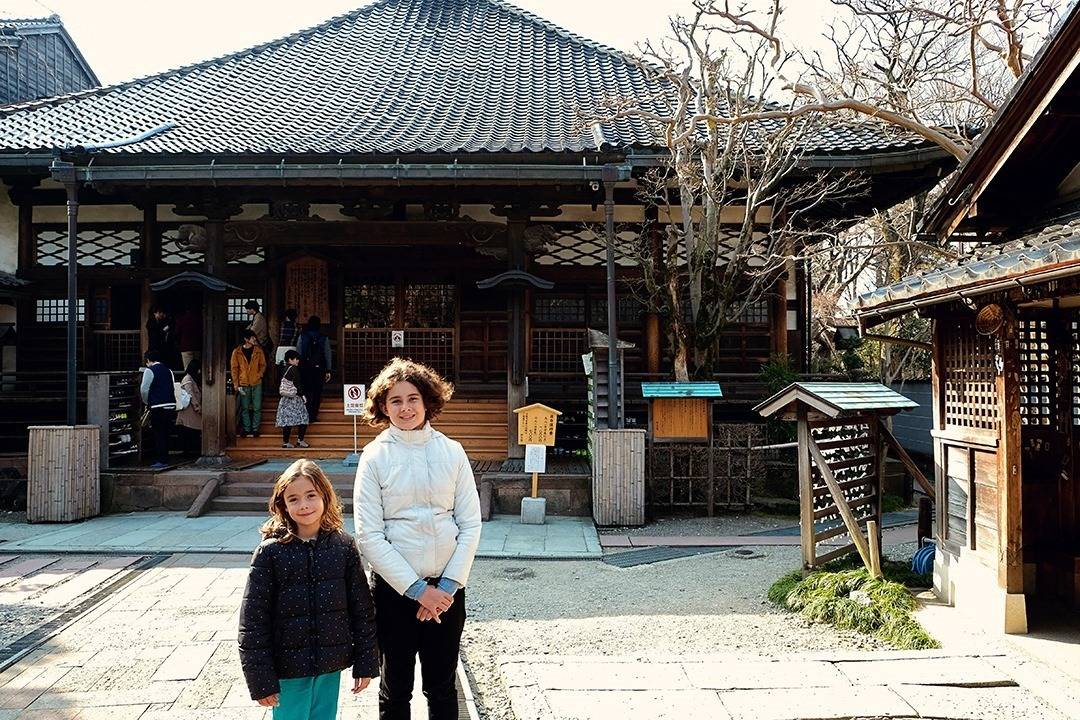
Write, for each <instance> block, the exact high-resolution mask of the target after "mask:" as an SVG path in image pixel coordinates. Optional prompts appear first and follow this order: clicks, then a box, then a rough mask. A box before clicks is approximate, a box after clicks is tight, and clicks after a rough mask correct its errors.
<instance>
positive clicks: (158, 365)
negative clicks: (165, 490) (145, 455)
mask: <svg viewBox="0 0 1080 720" xmlns="http://www.w3.org/2000/svg"><path fill="white" fill-rule="evenodd" d="M143 362H144V363H145V365H146V367H145V369H144V370H143V377H142V383H141V385H140V386H139V394H140V395H141V396H142V401H143V403H144V404H145V405H146V407H147V408H149V409H150V429H151V431H152V432H153V435H154V463H153V464H152V465H151V466H150V469H151V470H164V469H165V468H167V467H168V466H169V436H170V435H172V431H173V427H175V425H176V391H175V388H174V387H173V374H172V370H170V369H169V367H168V366H167V365H166V364H165V363H163V362H161V353H160V351H158V350H147V351H146V353H145V354H144V355H143Z"/></svg>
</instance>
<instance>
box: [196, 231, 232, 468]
mask: <svg viewBox="0 0 1080 720" xmlns="http://www.w3.org/2000/svg"><path fill="white" fill-rule="evenodd" d="M206 274H207V275H211V276H213V277H216V278H224V277H225V223H224V221H223V220H219V219H213V220H207V222H206ZM203 297H204V301H203V381H202V423H203V424H202V457H201V458H199V464H200V465H223V464H225V463H227V462H228V461H229V457H228V456H227V455H226V454H225V448H226V447H227V446H228V441H229V428H228V427H227V426H226V425H227V421H226V406H227V403H228V399H229V398H228V395H226V392H225V383H226V380H225V378H226V367H227V364H228V355H227V352H228V343H227V338H226V323H225V320H226V318H225V295H224V294H223V293H215V292H207V293H205V295H204V296H203Z"/></svg>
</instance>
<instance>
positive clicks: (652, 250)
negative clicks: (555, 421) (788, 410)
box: [594, 6, 862, 380]
mask: <svg viewBox="0 0 1080 720" xmlns="http://www.w3.org/2000/svg"><path fill="white" fill-rule="evenodd" d="M709 18H710V12H709V10H708V9H707V8H706V7H705V6H700V7H697V9H696V11H695V14H694V15H693V16H692V17H690V18H681V17H676V18H673V19H672V20H671V38H670V39H669V40H667V41H665V42H660V43H655V44H654V43H646V44H645V45H643V46H642V52H643V55H644V57H643V60H642V67H644V68H646V69H647V70H648V71H649V72H652V73H655V74H657V75H659V76H660V79H662V80H663V83H662V84H663V87H665V88H667V89H669V90H670V92H669V93H667V94H666V95H664V97H662V98H654V99H653V100H654V102H651V103H648V104H643V103H641V102H640V99H638V98H628V99H611V100H610V101H609V103H608V104H607V106H606V107H605V108H604V110H603V111H602V112H601V116H600V117H599V118H594V119H596V120H599V121H601V122H605V121H607V122H611V121H615V120H617V119H618V118H621V117H625V116H636V117H644V118H647V119H649V120H651V121H653V122H655V123H657V125H658V126H659V129H660V130H661V132H662V134H663V137H664V138H665V142H666V144H667V148H668V150H669V152H670V158H669V162H668V164H667V165H666V167H664V168H663V169H661V170H658V171H657V172H655V173H653V174H651V175H650V176H649V177H648V178H647V179H646V180H645V181H644V182H643V183H642V184H641V189H642V195H643V197H644V199H645V201H646V203H647V205H651V206H652V210H653V212H651V213H650V215H652V216H654V217H656V218H657V219H658V221H657V222H653V223H648V224H647V225H646V227H645V230H644V232H643V233H642V236H641V243H640V246H639V257H638V260H639V262H640V264H641V266H642V268H643V277H644V281H643V288H644V291H645V293H644V294H645V299H646V300H647V302H648V303H649V305H650V306H651V307H652V308H653V309H656V310H659V311H660V312H662V313H663V314H664V315H665V316H666V318H667V331H668V338H669V341H670V345H671V347H672V348H673V350H674V364H675V374H676V377H677V378H678V379H682V380H685V379H688V378H689V377H690V376H691V375H694V374H698V373H708V372H710V371H711V370H712V369H713V368H714V360H715V353H716V350H717V341H718V338H719V337H720V335H721V333H722V332H723V330H724V328H725V327H726V326H728V325H729V324H730V323H732V322H736V321H737V320H738V319H739V317H740V316H741V315H742V314H743V313H744V312H745V311H746V310H747V309H748V308H749V307H750V306H751V305H753V304H755V303H758V302H760V301H762V300H764V299H767V298H768V297H771V295H772V294H773V293H774V292H775V290H776V286H777V280H778V279H779V278H780V277H781V276H784V275H786V274H787V272H788V269H789V267H791V264H792V263H793V262H794V261H796V260H798V259H799V258H800V257H801V256H803V255H804V254H805V253H807V252H810V250H809V249H810V248H813V247H814V246H815V245H816V244H817V243H818V242H820V241H821V239H822V238H828V237H834V236H835V232H836V230H837V227H835V226H834V224H833V223H832V222H830V221H829V220H826V219H824V218H827V217H830V216H831V215H833V214H834V213H830V212H827V211H824V209H825V208H826V207H827V206H829V205H830V204H831V203H837V202H840V201H841V200H842V199H843V198H849V197H850V196H852V195H854V194H856V193H858V192H861V191H862V188H861V187H859V182H858V180H857V178H856V177H855V176H853V175H849V174H845V173H826V172H815V173H808V172H806V171H804V170H801V169H800V167H799V165H800V160H801V158H802V157H803V155H804V153H805V152H806V150H807V148H808V146H809V145H810V144H811V142H812V141H813V139H814V137H815V135H816V133H817V132H818V131H819V130H820V129H821V127H822V125H823V123H824V119H823V118H822V117H820V116H818V115H814V114H799V113H794V114H785V113H787V112H788V111H789V110H790V108H783V107H781V106H778V105H776V104H775V103H774V102H772V101H770V100H768V98H769V97H770V95H771V94H772V91H773V85H774V82H775V79H774V77H773V73H772V67H773V62H772V52H773V49H772V47H771V46H770V44H769V43H768V42H767V41H765V40H764V39H762V38H757V39H752V41H750V42H745V41H743V42H738V43H727V44H723V45H721V44H718V43H716V42H715V39H716V35H715V28H714V27H712V25H711V24H710V22H709ZM721 118H723V121H721V120H720V119H721ZM731 118H753V119H752V120H748V121H745V122H742V121H739V122H732V121H730V120H731Z"/></svg>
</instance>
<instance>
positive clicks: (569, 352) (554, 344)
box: [529, 328, 589, 374]
mask: <svg viewBox="0 0 1080 720" xmlns="http://www.w3.org/2000/svg"><path fill="white" fill-rule="evenodd" d="M530 343H531V347H530V353H529V372H534V373H575V374H580V373H581V356H582V355H584V354H585V353H586V352H588V350H589V347H588V340H587V335H586V331H585V329H584V328H582V329H580V330H579V329H577V328H572V329H559V328H533V331H532V338H531V339H530Z"/></svg>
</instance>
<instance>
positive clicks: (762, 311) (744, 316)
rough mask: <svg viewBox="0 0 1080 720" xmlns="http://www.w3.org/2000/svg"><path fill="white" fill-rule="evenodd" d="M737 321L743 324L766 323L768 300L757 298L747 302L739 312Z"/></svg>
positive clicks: (767, 319) (767, 321)
mask: <svg viewBox="0 0 1080 720" xmlns="http://www.w3.org/2000/svg"><path fill="white" fill-rule="evenodd" d="M739 322H740V323H742V324H744V325H768V324H769V301H768V300H760V299H759V300H755V301H754V302H752V303H750V304H748V305H747V306H746V307H744V308H743V311H742V312H741V313H740V314H739Z"/></svg>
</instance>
